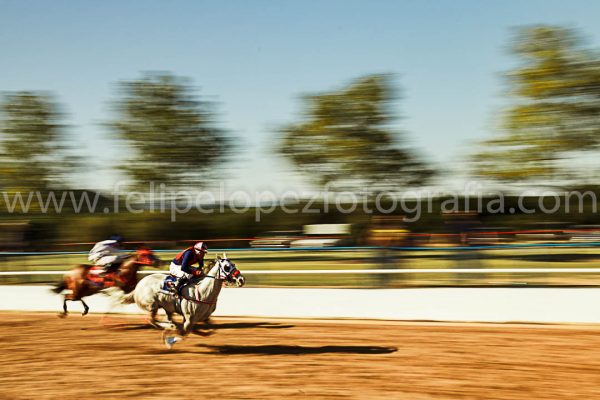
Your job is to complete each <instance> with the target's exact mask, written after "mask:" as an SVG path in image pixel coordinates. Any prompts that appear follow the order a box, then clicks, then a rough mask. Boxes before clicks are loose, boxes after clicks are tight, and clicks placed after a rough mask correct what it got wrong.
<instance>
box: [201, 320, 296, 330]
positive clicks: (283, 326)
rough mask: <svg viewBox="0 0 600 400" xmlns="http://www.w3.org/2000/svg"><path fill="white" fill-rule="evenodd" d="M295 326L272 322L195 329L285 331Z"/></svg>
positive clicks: (209, 325) (214, 325)
mask: <svg viewBox="0 0 600 400" xmlns="http://www.w3.org/2000/svg"><path fill="white" fill-rule="evenodd" d="M294 326H295V325H289V324H277V323H272V322H230V323H223V324H213V323H208V324H196V326H195V328H196V329H217V330H218V329H250V328H262V329H287V328H293V327H294Z"/></svg>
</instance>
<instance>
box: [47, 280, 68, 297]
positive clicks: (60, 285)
mask: <svg viewBox="0 0 600 400" xmlns="http://www.w3.org/2000/svg"><path fill="white" fill-rule="evenodd" d="M66 288H67V283H66V282H65V281H64V280H62V281H60V282H58V283H57V284H56V286H54V287H53V288H52V289H50V290H52V291H53V292H54V293H56V294H59V293H60V292H62V291H63V290H65V289H66Z"/></svg>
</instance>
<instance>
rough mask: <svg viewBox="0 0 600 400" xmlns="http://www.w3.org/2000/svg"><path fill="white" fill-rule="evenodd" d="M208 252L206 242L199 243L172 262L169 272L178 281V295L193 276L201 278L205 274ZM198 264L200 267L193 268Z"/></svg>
mask: <svg viewBox="0 0 600 400" xmlns="http://www.w3.org/2000/svg"><path fill="white" fill-rule="evenodd" d="M207 251H208V247H207V246H206V244H205V243H204V242H198V243H196V244H195V245H193V246H192V247H188V248H187V249H185V250H183V251H182V252H181V253H179V254H177V255H176V256H175V258H174V259H173V261H171V265H170V266H169V272H170V273H171V275H173V276H174V277H176V278H177V279H178V280H177V285H176V289H175V292H176V293H179V290H180V289H181V288H182V287H183V285H185V284H186V283H187V282H188V280H189V279H190V278H191V277H192V276H201V275H202V274H203V272H202V267H203V266H204V255H205V254H206V253H207ZM196 263H197V264H198V267H194V266H193V265H194V264H196Z"/></svg>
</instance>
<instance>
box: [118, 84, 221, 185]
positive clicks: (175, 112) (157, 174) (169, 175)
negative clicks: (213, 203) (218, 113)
mask: <svg viewBox="0 0 600 400" xmlns="http://www.w3.org/2000/svg"><path fill="white" fill-rule="evenodd" d="M119 90H120V93H119V94H120V97H119V98H118V100H117V101H116V102H115V109H116V112H117V114H118V115H117V118H116V120H114V121H112V122H110V123H109V126H110V127H111V128H112V129H113V130H114V132H115V133H116V134H117V136H118V137H119V138H120V139H123V140H125V141H126V142H127V143H128V144H129V145H130V146H131V148H132V152H131V157H129V158H128V159H127V160H126V162H125V163H123V165H122V168H123V170H124V171H125V172H126V174H127V177H128V179H130V180H132V181H133V182H134V185H139V186H141V185H144V184H146V183H148V182H154V183H155V184H161V183H164V184H167V185H170V186H175V187H177V186H184V185H186V186H189V185H195V186H197V187H198V186H200V185H201V184H202V183H204V182H206V181H207V180H208V179H209V178H210V177H211V174H210V171H211V170H213V169H214V168H215V167H218V163H219V162H222V161H223V160H224V156H225V155H226V154H227V152H228V149H229V144H230V140H229V138H228V137H227V136H226V135H225V133H224V131H223V130H221V129H219V128H217V127H216V126H215V118H214V112H213V105H212V104H211V103H209V102H206V101H200V100H198V99H197V97H196V96H195V95H194V93H193V89H192V88H191V87H190V86H189V84H188V81H187V80H186V79H183V78H180V77H176V76H173V75H171V74H168V73H163V74H157V73H148V74H145V75H144V77H143V78H142V79H139V80H134V81H129V82H122V83H120V84H119ZM219 170H220V167H219Z"/></svg>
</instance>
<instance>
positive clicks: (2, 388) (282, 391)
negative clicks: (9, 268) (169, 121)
mask: <svg viewBox="0 0 600 400" xmlns="http://www.w3.org/2000/svg"><path fill="white" fill-rule="evenodd" d="M212 322H213V324H212V330H211V331H212V333H213V334H212V335H211V336H206V337H203V336H197V335H193V336H190V337H189V338H187V339H186V340H185V341H183V342H181V343H178V344H177V345H176V347H175V348H174V349H173V350H171V351H169V350H167V349H166V348H165V347H164V345H163V344H162V342H161V340H160V337H161V333H160V331H158V330H155V329H152V328H149V327H148V326H147V325H146V324H145V323H144V321H143V320H142V317H140V316H111V317H110V318H108V319H104V320H102V319H101V317H100V316H97V315H88V316H85V317H81V316H80V315H77V314H74V315H71V316H69V317H68V318H67V319H65V320H61V319H59V318H57V317H56V315H55V314H51V313H15V312H12V313H9V312H5V313H0V333H1V335H0V343H1V344H2V349H3V351H2V354H1V356H0V397H1V398H3V399H59V398H62V399H75V398H78V399H87V398H90V399H91V398H96V399H103V398H139V399H162V398H165V399H166V398H175V399H214V398H235V399H246V398H253V399H271V398H283V397H306V398H360V399H365V398H386V399H409V400H413V399H565V398H575V397H577V398H585V399H596V398H599V399H600V326H593V325H592V326H576V325H502V324H497V325H494V324H488V325H486V324H477V325H474V324H439V323H437V324H434V323H397V322H386V321H376V322H373V321H314V320H313V321H307V320H267V319H256V318H254V319H252V318H244V319H231V318H217V319H214V320H213V321H212Z"/></svg>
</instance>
